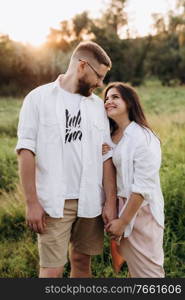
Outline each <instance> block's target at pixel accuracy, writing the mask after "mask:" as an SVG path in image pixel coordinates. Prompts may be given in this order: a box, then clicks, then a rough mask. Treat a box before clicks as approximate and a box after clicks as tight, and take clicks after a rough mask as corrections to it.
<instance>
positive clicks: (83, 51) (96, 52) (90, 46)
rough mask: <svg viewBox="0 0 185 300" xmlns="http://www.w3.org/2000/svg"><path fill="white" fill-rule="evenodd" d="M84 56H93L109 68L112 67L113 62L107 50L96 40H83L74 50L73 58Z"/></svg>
mask: <svg viewBox="0 0 185 300" xmlns="http://www.w3.org/2000/svg"><path fill="white" fill-rule="evenodd" d="M83 56H92V57H93V58H94V59H95V60H96V61H98V62H99V63H100V64H103V65H105V66H107V67H109V68H111V67H112V62H111V59H110V57H109V56H108V54H107V53H106V52H105V50H104V49H103V48H102V47H101V46H99V45H98V44H96V43H94V42H90V41H89V42H81V43H80V44H79V45H78V46H77V47H76V48H75V50H74V51H73V54H72V58H73V57H75V58H83Z"/></svg>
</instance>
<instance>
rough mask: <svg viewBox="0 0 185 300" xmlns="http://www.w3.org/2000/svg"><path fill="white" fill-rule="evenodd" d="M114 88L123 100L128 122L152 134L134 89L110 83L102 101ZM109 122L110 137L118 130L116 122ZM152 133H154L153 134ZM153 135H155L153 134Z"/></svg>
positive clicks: (110, 120) (119, 83)
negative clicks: (134, 123)
mask: <svg viewBox="0 0 185 300" xmlns="http://www.w3.org/2000/svg"><path fill="white" fill-rule="evenodd" d="M112 88H115V89H117V91H118V92H119V93H120V95H121V97H122V98H123V101H125V103H126V106H127V110H128V117H129V120H130V121H135V122H136V123H137V124H139V125H140V126H141V127H143V128H146V129H149V130H151V131H152V132H153V130H152V129H151V127H150V125H149V124H148V121H147V119H146V117H145V114H144V112H143V109H142V106H141V103H140V99H139V96H138V95H137V93H136V91H135V89H134V88H133V87H131V86H130V85H128V84H126V83H123V82H111V83H109V85H108V86H107V87H106V88H105V90H104V92H103V94H104V100H105V99H106V97H107V93H108V91H109V90H110V89H112ZM109 122H110V130H111V135H113V134H114V132H115V131H116V129H117V128H118V126H117V124H116V122H115V121H114V120H112V119H111V118H109ZM153 133H154V132H153ZM154 134H155V133H154Z"/></svg>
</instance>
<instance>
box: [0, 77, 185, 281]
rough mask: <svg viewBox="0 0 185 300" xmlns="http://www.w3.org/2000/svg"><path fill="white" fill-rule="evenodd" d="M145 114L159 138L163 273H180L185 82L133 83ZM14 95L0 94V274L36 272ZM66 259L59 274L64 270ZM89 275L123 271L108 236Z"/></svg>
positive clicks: (183, 262) (183, 259)
mask: <svg viewBox="0 0 185 300" xmlns="http://www.w3.org/2000/svg"><path fill="white" fill-rule="evenodd" d="M137 91H138V93H139V95H140V98H141V102H142V103H143V105H144V108H145V111H146V114H147V117H148V120H149V122H150V124H151V125H152V127H153V129H154V130H155V131H156V133H157V134H158V135H159V136H160V139H161V142H162V144H161V145H162V153H163V159H162V167H161V184H162V190H163V194H164V199H165V226H166V227H165V236H164V251H165V271H166V277H169V278H175V277H176V278H184V277H185V230H184V224H185V213H184V212H185V188H184V185H185V179H184V178H185V87H171V88H170V87H162V86H160V85H159V83H157V82H152V81H151V82H147V83H146V85H144V86H142V87H140V88H137ZM20 105H21V100H19V99H11V98H8V99H6V98H5V99H0V277H14V278H15V277H36V276H37V272H38V251H37V243H36V235H35V234H34V233H31V232H30V231H29V230H28V228H27V227H26V225H25V218H24V215H25V205H24V200H23V195H22V192H21V190H20V188H19V186H18V185H17V180H18V175H17V162H16V155H15V153H14V147H15V144H16V138H15V136H16V126H17V117H18V112H19V109H20ZM69 270H70V266H69V264H67V265H66V269H65V273H64V276H65V277H67V276H68V275H69ZM92 270H93V276H94V277H98V278H99V277H116V276H117V277H126V276H127V267H126V265H124V266H123V269H122V272H120V274H119V275H116V274H114V272H113V270H112V266H111V257H110V250H109V241H108V238H107V237H105V242H104V253H103V254H102V255H98V256H96V257H93V260H92Z"/></svg>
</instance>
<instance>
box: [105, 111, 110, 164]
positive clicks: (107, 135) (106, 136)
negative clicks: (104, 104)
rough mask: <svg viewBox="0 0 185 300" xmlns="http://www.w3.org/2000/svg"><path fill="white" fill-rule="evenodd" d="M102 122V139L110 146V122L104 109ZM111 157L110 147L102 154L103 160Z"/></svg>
mask: <svg viewBox="0 0 185 300" xmlns="http://www.w3.org/2000/svg"><path fill="white" fill-rule="evenodd" d="M104 120H105V121H104V122H105V130H104V139H103V143H106V144H108V145H109V146H110V147H111V144H112V140H111V136H110V124H109V120H108V118H107V115H106V112H105V111H104ZM111 157H112V149H111V150H109V151H108V152H107V153H106V154H104V155H103V162H105V161H106V160H107V159H109V158H111Z"/></svg>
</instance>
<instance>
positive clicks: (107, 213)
mask: <svg viewBox="0 0 185 300" xmlns="http://www.w3.org/2000/svg"><path fill="white" fill-rule="evenodd" d="M115 202H116V201H114V202H113V203H105V205H104V207H103V212H102V218H103V221H104V224H105V225H106V224H108V223H109V222H110V221H112V220H114V219H116V218H117V208H116V205H115Z"/></svg>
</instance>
